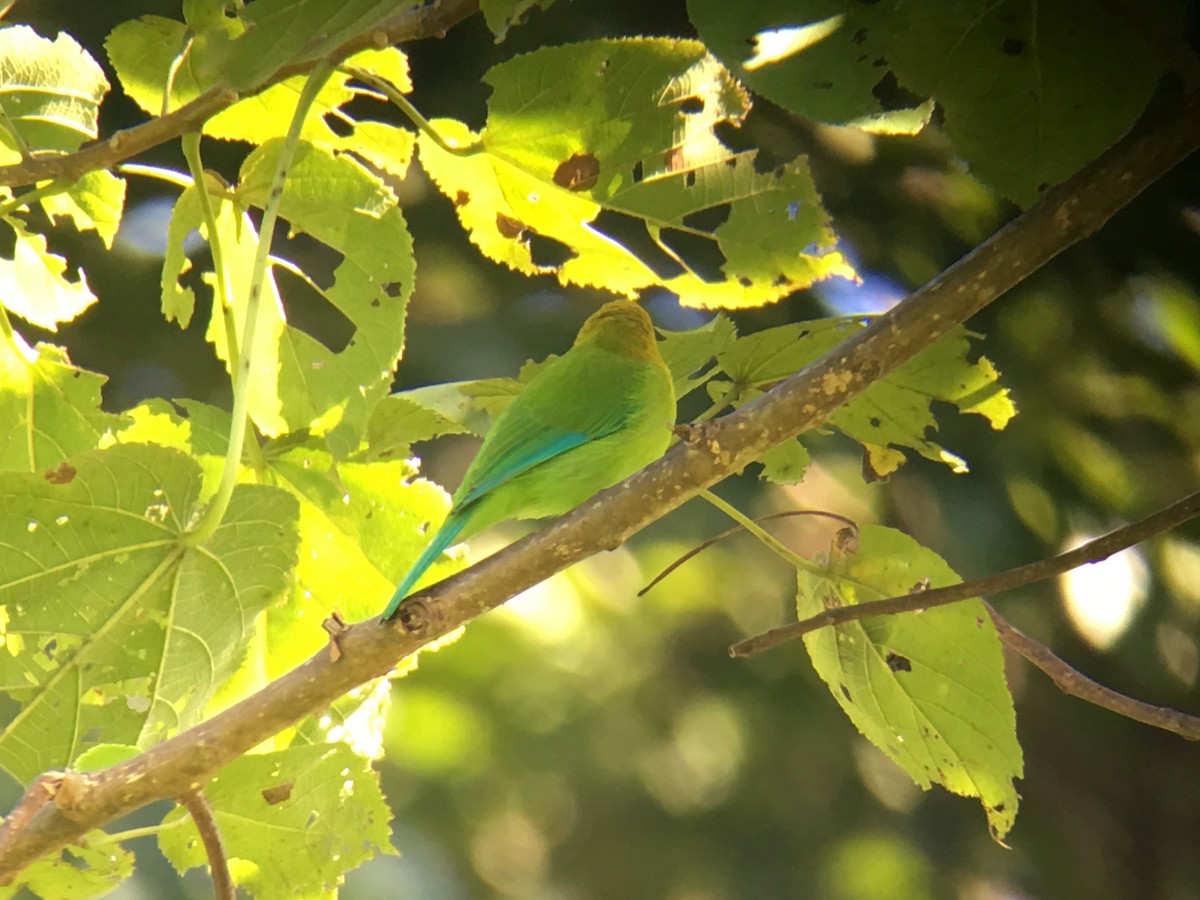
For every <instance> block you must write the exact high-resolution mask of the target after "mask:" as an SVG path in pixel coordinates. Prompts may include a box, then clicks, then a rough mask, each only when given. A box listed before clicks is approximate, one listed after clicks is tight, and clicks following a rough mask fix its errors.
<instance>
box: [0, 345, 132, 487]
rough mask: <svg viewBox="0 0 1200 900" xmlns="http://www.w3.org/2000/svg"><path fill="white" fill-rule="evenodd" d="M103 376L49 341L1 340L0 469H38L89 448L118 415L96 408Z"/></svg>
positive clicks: (111, 427) (116, 424) (118, 424)
mask: <svg viewBox="0 0 1200 900" xmlns="http://www.w3.org/2000/svg"><path fill="white" fill-rule="evenodd" d="M106 380H107V379H106V378H105V377H104V376H103V375H98V374H97V373H95V372H89V371H87V370H86V369H80V368H78V367H77V366H73V365H71V361H70V360H69V359H67V353H66V351H65V350H63V349H62V348H61V347H56V346H54V345H53V344H38V345H37V347H36V348H33V349H31V348H30V347H29V346H28V345H27V344H26V343H25V342H24V341H23V340H22V339H21V337H20V336H19V335H16V334H14V335H13V341H12V342H11V343H9V342H6V341H0V469H5V470H12V471H24V472H37V471H41V470H43V469H47V468H49V467H51V466H56V465H58V464H59V463H60V462H62V461H63V460H64V459H66V458H67V457H69V456H73V455H74V454H76V453H79V452H81V451H83V450H91V449H92V448H94V447H95V446H97V444H98V443H99V441H100V439H101V437H102V436H103V435H104V434H105V433H106V432H107V431H109V430H115V429H117V428H120V427H121V426H122V425H123V424H124V422H125V420H124V417H123V416H114V415H111V414H109V413H106V412H103V411H102V410H101V409H100V388H101V386H102V385H103V384H104V382H105V381H106Z"/></svg>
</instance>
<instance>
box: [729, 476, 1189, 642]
mask: <svg viewBox="0 0 1200 900" xmlns="http://www.w3.org/2000/svg"><path fill="white" fill-rule="evenodd" d="M1197 515H1200V491H1197V492H1195V493H1193V494H1188V495H1187V496H1186V497H1184V498H1183V499H1182V500H1176V501H1175V502H1174V503H1172V504H1171V505H1170V506H1167V507H1164V508H1163V509H1160V510H1159V511H1158V512H1156V513H1154V514H1152V515H1149V516H1146V518H1144V519H1140V520H1138V521H1137V522H1134V523H1133V524H1131V525H1125V526H1124V527H1122V528H1118V529H1116V530H1115V531H1110V532H1109V533H1108V534H1106V535H1103V536H1101V537H1098V538H1096V539H1095V540H1094V541H1088V542H1087V543H1086V544H1081V545H1080V546H1078V547H1076V548H1075V549H1074V550H1068V551H1066V552H1065V553H1060V554H1058V555H1057V556H1051V557H1049V558H1047V559H1039V560H1038V561H1037V562H1031V563H1026V564H1025V565H1023V566H1017V567H1016V568H1015V569H1008V570H1007V571H1004V572H999V573H997V574H995V575H988V576H987V577H986V578H977V579H975V580H974V581H963V582H960V583H959V584H951V585H948V586H946V587H940V588H933V589H932V590H925V591H915V592H913V593H909V594H904V595H903V596H900V597H888V598H887V599H885V600H872V601H870V602H869V603H856V604H853V605H851V606H831V607H829V608H828V609H824V610H822V611H821V612H819V613H817V614H816V615H815V616H809V617H808V618H807V619H803V620H801V621H799V622H792V623H791V624H789V625H784V626H782V627H780V628H772V629H771V630H770V631H764V632H763V633H762V634H757V635H755V636H754V637H752V638H746V640H744V641H738V643H736V644H734V645H733V646H732V647H730V648H729V655H730V656H754V655H755V654H757V653H762V652H763V651H764V650H770V649H771V648H772V647H777V646H779V645H780V644H783V643H786V642H787V641H794V640H795V639H796V638H798V637H803V636H804V635H806V634H808V633H809V632H811V631H817V630H818V629H821V628H828V627H829V626H830V625H840V624H842V623H843V622H852V621H855V620H858V619H867V618H872V617H874V616H890V615H894V614H896V613H902V612H916V611H917V610H920V609H932V608H933V607H935V606H945V605H946V604H948V603H957V602H959V601H960V600H967V599H969V598H971V597H981V596H983V595H985V594H995V593H998V592H1000V591H1007V590H1011V589H1012V588H1015V587H1023V586H1025V585H1027V584H1033V583H1035V582H1038V581H1045V580H1046V579H1047V578H1053V577H1054V576H1055V575H1061V574H1062V573H1063V572H1069V571H1070V570H1071V569H1077V568H1079V567H1080V566H1082V565H1086V564H1087V563H1094V562H1099V561H1100V560H1102V559H1107V558H1108V557H1110V556H1112V555H1113V554H1114V553H1116V552H1117V551H1119V550H1124V549H1125V548H1126V547H1132V546H1133V545H1134V544H1140V543H1141V542H1142V541H1144V540H1146V539H1147V538H1149V537H1153V536H1154V535H1156V534H1159V533H1161V532H1163V531H1169V530H1170V529H1172V528H1174V527H1175V526H1176V525H1179V524H1180V523H1182V522H1186V521H1187V520H1188V519H1193V518H1195V517H1196V516H1197Z"/></svg>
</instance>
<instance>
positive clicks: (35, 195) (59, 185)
mask: <svg viewBox="0 0 1200 900" xmlns="http://www.w3.org/2000/svg"><path fill="white" fill-rule="evenodd" d="M71 184H72V182H70V181H67V179H65V178H56V179H54V180H53V181H47V182H46V183H45V184H40V185H38V186H37V187H35V188H32V189H31V190H28V191H26V192H25V193H23V194H20V195H19V196H14V197H13V198H12V199H11V200H9V201H7V202H6V203H0V216H7V215H8V214H9V213H11V212H14V211H15V210H18V209H23V208H24V207H26V206H28V205H29V204H30V203H33V202H34V201H35V200H41V199H42V198H43V197H50V196H53V195H54V194H61V193H62V192H63V191H65V190H66V189H67V188H68V187H70V186H71Z"/></svg>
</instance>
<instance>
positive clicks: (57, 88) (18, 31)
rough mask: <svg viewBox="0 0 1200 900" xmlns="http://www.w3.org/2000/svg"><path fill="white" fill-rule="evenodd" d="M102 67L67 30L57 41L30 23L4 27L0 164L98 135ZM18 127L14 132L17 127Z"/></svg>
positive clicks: (0, 37) (104, 83) (0, 40)
mask: <svg viewBox="0 0 1200 900" xmlns="http://www.w3.org/2000/svg"><path fill="white" fill-rule="evenodd" d="M107 92H108V80H107V79H106V78H105V77H104V70H103V69H101V68H100V66H99V65H97V64H96V61H95V60H94V59H92V57H91V56H90V55H89V54H88V52H87V51H86V50H84V49H83V48H82V47H81V46H79V44H78V43H76V42H75V39H74V38H72V37H71V36H70V35H68V34H66V33H65V32H61V33H59V35H58V36H57V37H56V38H55V39H54V40H53V41H51V40H48V39H46V38H44V37H41V36H40V35H38V34H37V33H36V32H35V31H34V30H33V29H32V28H30V27H29V26H28V25H10V26H6V27H0V105H2V107H3V110H4V118H5V121H4V122H3V123H0V143H3V146H4V151H3V153H2V154H0V155H2V156H3V159H2V160H0V161H2V162H17V161H19V160H20V158H21V153H20V150H21V148H22V146H24V147H25V148H27V149H29V150H59V151H68V150H75V149H77V148H78V147H79V145H80V144H82V143H83V142H84V141H86V140H90V139H92V138H94V137H96V133H97V132H96V119H97V115H98V112H99V109H100V101H101V100H102V99H104V95H105V94H106V93H107ZM14 129H15V132H16V133H15V135H14V133H13V130H14Z"/></svg>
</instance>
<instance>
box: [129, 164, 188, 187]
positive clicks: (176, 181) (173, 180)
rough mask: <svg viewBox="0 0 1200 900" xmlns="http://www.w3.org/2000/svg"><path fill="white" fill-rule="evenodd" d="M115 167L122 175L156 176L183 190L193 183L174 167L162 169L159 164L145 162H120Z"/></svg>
mask: <svg viewBox="0 0 1200 900" xmlns="http://www.w3.org/2000/svg"><path fill="white" fill-rule="evenodd" d="M115 168H116V170H117V171H118V172H120V173H121V174H122V175H141V176H143V177H145V178H156V179H158V180H159V181H165V182H167V183H168V184H173V185H176V186H177V187H181V188H183V189H184V190H186V189H188V188H190V187H191V186H192V185H193V184H194V183H195V182H194V181H192V179H191V178H189V177H188V176H187V175H184V174H183V173H182V172H177V171H175V170H174V169H164V168H162V167H161V166H148V165H146V164H145V163H121V164H120V165H119V166H116V167H115Z"/></svg>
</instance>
